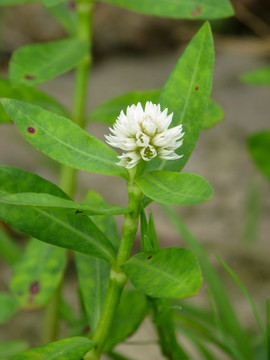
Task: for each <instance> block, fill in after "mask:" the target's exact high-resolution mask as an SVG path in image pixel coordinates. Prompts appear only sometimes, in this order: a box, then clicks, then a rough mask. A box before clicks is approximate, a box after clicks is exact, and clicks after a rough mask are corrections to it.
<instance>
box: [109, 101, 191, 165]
mask: <svg viewBox="0 0 270 360" xmlns="http://www.w3.org/2000/svg"><path fill="white" fill-rule="evenodd" d="M172 117H173V113H171V114H170V115H168V109H165V110H164V111H162V112H161V110H160V105H159V104H158V105H155V104H153V103H152V102H151V101H148V102H147V103H146V105H145V110H143V108H142V105H141V103H138V104H137V105H132V106H128V108H127V111H126V115H125V113H124V111H123V110H122V111H121V113H120V115H119V116H118V118H117V120H116V123H115V124H114V126H113V128H110V131H111V133H112V134H113V135H105V138H106V140H107V143H108V144H109V145H111V146H114V147H117V148H120V149H122V150H124V151H126V152H124V153H123V154H122V155H120V156H118V158H119V159H120V161H119V162H118V163H117V165H119V166H124V167H126V168H127V169H131V168H132V167H134V166H136V165H137V164H138V163H139V162H140V161H141V160H144V161H150V160H152V159H154V158H155V157H156V158H159V159H164V160H175V159H180V158H181V157H182V156H183V155H177V154H176V153H175V152H174V150H176V149H177V148H179V147H180V146H181V145H182V142H183V140H180V139H181V138H182V137H183V135H184V133H183V132H182V125H178V126H175V127H173V128H171V129H168V127H169V125H170V124H171V122H172Z"/></svg>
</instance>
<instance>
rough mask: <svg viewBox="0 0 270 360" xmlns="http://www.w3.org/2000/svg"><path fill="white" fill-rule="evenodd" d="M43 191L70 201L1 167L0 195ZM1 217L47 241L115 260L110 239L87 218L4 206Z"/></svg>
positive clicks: (45, 183)
mask: <svg viewBox="0 0 270 360" xmlns="http://www.w3.org/2000/svg"><path fill="white" fill-rule="evenodd" d="M18 191H20V192H30V191H31V192H37V193H38V192H40V191H43V192H44V193H48V194H52V195H55V196H59V197H63V198H68V197H67V195H66V194H65V193H64V192H63V191H62V190H60V189H59V188H58V187H57V186H56V185H54V184H52V183H50V182H49V181H47V180H45V179H42V178H40V177H39V176H37V175H34V174H31V173H27V172H25V171H22V170H20V169H16V168H12V167H8V166H0V194H1V195H5V194H14V193H16V192H18ZM0 218H1V219H2V220H3V221H5V222H7V223H8V224H10V225H12V226H14V227H16V228H18V229H19V230H21V231H23V232H25V233H27V234H29V235H31V236H32V237H34V238H37V239H39V240H42V241H44V242H47V243H50V244H53V245H57V246H60V247H64V248H67V249H70V250H75V251H78V252H82V253H85V254H88V255H91V256H97V257H100V258H103V259H105V260H107V261H111V262H113V261H114V257H115V252H114V248H113V246H112V245H111V243H110V242H109V240H108V239H107V238H106V237H105V235H103V234H102V232H101V231H100V230H99V229H98V228H97V227H96V225H95V224H94V223H93V222H92V221H91V220H90V219H89V218H88V217H87V216H78V215H69V214H63V213H60V212H59V211H58V212H55V211H48V210H43V209H38V208H31V207H27V208H26V207H25V206H18V205H17V206H16V205H8V204H1V206H0Z"/></svg>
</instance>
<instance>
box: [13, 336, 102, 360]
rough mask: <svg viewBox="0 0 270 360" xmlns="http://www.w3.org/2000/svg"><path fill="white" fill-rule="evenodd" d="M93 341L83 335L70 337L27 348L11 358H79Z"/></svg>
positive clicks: (53, 359) (16, 359)
mask: <svg viewBox="0 0 270 360" xmlns="http://www.w3.org/2000/svg"><path fill="white" fill-rule="evenodd" d="M94 345H95V343H94V342H93V341H92V340H90V339H87V338H85V337H79V336H76V337H72V338H68V339H63V340H60V341H55V342H52V343H50V344H47V345H42V346H39V347H37V348H33V349H30V350H27V351H25V352H23V353H21V354H19V355H15V356H13V357H12V360H34V359H35V360H39V359H44V360H55V359H57V360H79V359H81V358H82V357H83V356H84V355H85V354H86V353H87V351H88V350H90V349H91V348H92V347H93V346H94Z"/></svg>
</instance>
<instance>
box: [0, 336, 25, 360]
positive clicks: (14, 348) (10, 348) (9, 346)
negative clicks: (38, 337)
mask: <svg viewBox="0 0 270 360" xmlns="http://www.w3.org/2000/svg"><path fill="white" fill-rule="evenodd" d="M27 348H28V344H27V342H25V341H22V340H11V341H5V342H1V343H0V359H1V360H7V359H10V358H11V356H14V355H17V354H18V353H20V352H22V351H25V350H26V349H27Z"/></svg>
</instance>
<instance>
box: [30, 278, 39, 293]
mask: <svg viewBox="0 0 270 360" xmlns="http://www.w3.org/2000/svg"><path fill="white" fill-rule="evenodd" d="M39 290H40V288H39V282H38V281H34V282H32V284H30V286H29V292H30V294H32V295H36V294H37V293H39Z"/></svg>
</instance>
